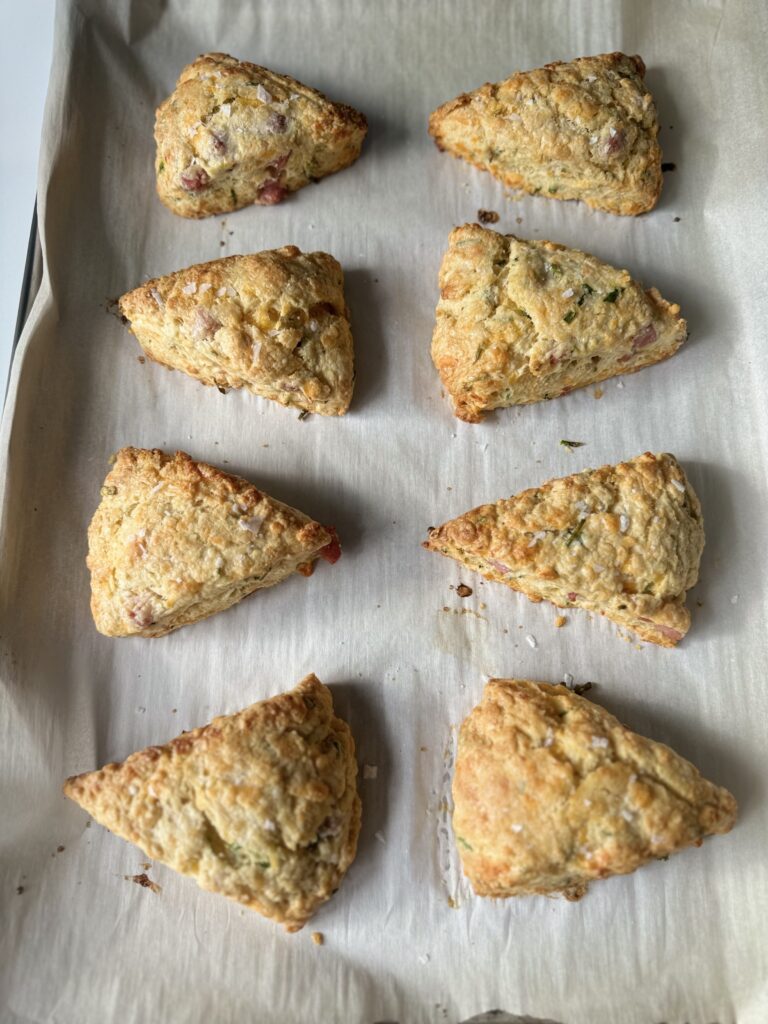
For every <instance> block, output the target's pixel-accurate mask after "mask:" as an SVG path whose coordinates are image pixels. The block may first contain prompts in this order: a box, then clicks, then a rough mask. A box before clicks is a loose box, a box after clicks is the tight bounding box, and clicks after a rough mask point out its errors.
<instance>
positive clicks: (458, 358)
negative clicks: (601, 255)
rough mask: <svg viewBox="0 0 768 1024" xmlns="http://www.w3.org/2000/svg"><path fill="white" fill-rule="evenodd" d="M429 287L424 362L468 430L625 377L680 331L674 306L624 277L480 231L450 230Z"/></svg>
mask: <svg viewBox="0 0 768 1024" xmlns="http://www.w3.org/2000/svg"><path fill="white" fill-rule="evenodd" d="M439 286H440V300H439V302H438V305H437V309H436V311H435V327H434V331H433V334H432V345H431V354H432V361H433V363H434V365H435V368H436V370H437V372H438V374H439V376H440V381H441V383H442V385H443V388H444V389H445V391H446V392H447V393H448V395H449V396H450V399H451V402H452V405H453V410H454V413H455V415H456V416H457V417H458V418H459V419H461V420H463V421H464V422H467V423H478V422H480V421H481V420H482V419H483V417H484V416H485V415H486V414H487V413H488V412H490V411H492V410H494V409H501V408H507V407H509V406H513V405H527V404H529V403H532V402H541V401H548V400H550V399H555V398H559V397H561V396H564V395H568V394H569V393H570V392H571V391H573V390H575V389H577V388H584V387H588V386H590V385H592V384H598V383H600V382H601V381H604V380H607V379H609V378H611V377H615V376H618V375H620V374H625V373H636V372H638V371H639V370H642V369H644V368H645V367H650V366H652V365H654V364H656V363H659V362H661V361H663V360H666V359H669V358H670V357H671V356H673V355H674V354H675V353H676V352H677V351H678V349H679V348H680V346H681V345H682V344H683V342H684V341H685V339H686V337H687V333H688V331H687V324H686V322H685V320H684V319H683V317H682V316H681V315H680V307H679V306H678V305H677V304H676V303H670V302H667V301H665V300H664V299H663V298H662V297H661V295H660V294H659V293H658V291H657V290H656V289H655V288H650V289H648V290H645V289H644V288H643V286H642V285H641V284H640V283H639V282H638V281H636V280H634V279H633V278H632V277H631V275H630V273H629V272H628V271H627V270H624V269H620V268H618V267H614V266H611V265H610V264H608V263H605V262H604V261H602V260H599V259H597V258H596V257H595V256H591V255H590V254H589V253H585V252H582V251H580V250H578V249H570V248H567V247H566V246H564V245H560V244H558V243H556V242H549V241H545V240H543V239H524V238H518V237H517V236H515V235H503V234H500V233H499V232H497V231H493V230H492V229H490V228H484V227H481V226H480V225H479V224H464V225H462V226H461V227H458V228H455V229H454V230H453V231H452V232H451V233H450V235H449V238H448V248H447V249H446V251H445V254H444V256H443V260H442V263H441V266H440V273H439Z"/></svg>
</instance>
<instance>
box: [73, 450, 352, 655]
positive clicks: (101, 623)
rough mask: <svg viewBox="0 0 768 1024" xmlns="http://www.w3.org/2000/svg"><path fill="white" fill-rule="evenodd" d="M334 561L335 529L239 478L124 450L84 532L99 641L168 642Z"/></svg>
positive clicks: (179, 459)
mask: <svg viewBox="0 0 768 1024" xmlns="http://www.w3.org/2000/svg"><path fill="white" fill-rule="evenodd" d="M340 554H341V550H340V548H339V544H338V540H337V539H336V535H335V532H334V531H333V529H332V528H330V527H325V526H321V525H320V524H319V523H316V522H314V521H313V520H312V519H310V518H309V516H306V515H304V513H303V512H298V511H297V510H296V509H295V508H290V506H288V505H284V504H283V503H282V502H280V501H276V500H275V499H274V498H270V497H269V495H267V494H264V492H263V491H260V490H258V489H257V488H256V487H255V486H254V485H253V484H251V483H249V482H248V481H247V480H243V479H242V478H241V477H238V476H232V475H230V474H229V473H223V472H222V471H221V470H219V469H215V468H214V467H213V466H208V465H206V464H205V463H204V462H195V461H194V460H193V459H191V458H190V456H189V455H186V454H185V453H184V452H176V454H175V455H168V454H167V453H166V452H162V451H160V450H159V449H153V450H151V451H150V450H147V449H143V448H122V449H121V450H120V451H119V452H118V453H117V455H116V456H115V460H114V465H113V466H112V469H111V470H110V472H109V473H108V475H107V477H106V479H105V481H104V485H103V487H102V488H101V503H100V505H99V507H98V508H97V509H96V512H95V513H94V516H93V519H92V520H91V524H90V526H89V527H88V558H87V564H88V568H89V569H90V571H91V611H92V613H93V620H94V622H95V623H96V628H97V629H98V631H99V632H100V633H103V634H104V635H105V636H144V637H156V636H164V635H165V634H166V633H170V632H171V631H172V630H174V629H178V628H179V627H180V626H186V625H188V624H189V623H191V622H197V621H198V620H199V619H203V618H206V617H207V616H208V615H213V614H214V613H215V612H220V611H224V610H225V609H226V608H229V607H230V606H231V605H233V604H235V603H236V602H237V601H240V600H241V599H242V598H244V597H247V596H248V594H252V593H253V592H254V591H255V590H260V589H262V588H264V587H271V586H274V585H275V584H276V583H280V582H281V581H282V580H284V579H286V578H287V577H288V576H290V575H291V574H292V573H294V572H300V573H302V574H303V575H305V576H308V575H310V574H311V572H312V567H313V563H314V560H315V559H316V558H317V557H318V556H321V557H323V558H325V559H326V560H327V561H329V562H335V561H336V560H337V558H338V557H339V555H340Z"/></svg>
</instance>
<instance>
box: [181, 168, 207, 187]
mask: <svg viewBox="0 0 768 1024" xmlns="http://www.w3.org/2000/svg"><path fill="white" fill-rule="evenodd" d="M210 181H211V179H210V178H209V177H208V172H207V171H205V170H203V168H202V167H196V166H195V165H194V164H190V165H189V167H188V168H187V169H186V170H185V171H182V172H181V184H182V188H185V189H186V190H187V192H200V191H201V190H202V189H204V188H207V186H208V185H209V184H210Z"/></svg>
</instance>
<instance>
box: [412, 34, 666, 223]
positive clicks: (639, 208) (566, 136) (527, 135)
mask: <svg viewBox="0 0 768 1024" xmlns="http://www.w3.org/2000/svg"><path fill="white" fill-rule="evenodd" d="M644 76H645V64H644V63H643V61H642V60H641V58H640V57H637V56H635V57H628V56H626V54H623V53H603V54H600V55H599V56H595V57H580V58H579V59H577V60H573V61H569V62H568V63H563V62H561V61H555V62H554V63H552V64H547V65H545V66H544V67H542V68H536V69H535V70H533V71H522V72H518V73H517V74H514V75H512V77H511V78H507V79H505V81H503V82H498V83H497V84H495V85H491V84H486V85H484V86H482V87H481V88H479V89H476V90H475V91H474V92H470V93H464V94H463V95H461V96H458V97H457V98H456V99H454V100H451V101H450V102H449V103H445V104H444V105H443V106H442V107H440V108H439V109H438V110H436V111H435V112H434V113H433V114H432V116H431V117H430V119H429V131H430V134H431V135H432V136H433V137H434V139H435V142H436V143H437V145H438V147H439V148H440V149H445V150H448V152H449V153H452V154H453V155H454V156H459V157H462V158H463V159H464V160H468V161H469V162H470V163H472V164H474V165H475V166H476V167H479V168H481V169H482V170H486V171H490V172H491V174H492V175H494V177H496V178H499V179H500V180H501V181H503V182H504V184H506V185H508V186H510V187H511V188H516V189H522V190H524V191H525V192H530V193H531V194H533V195H542V196H546V197H548V198H550V199H581V200H582V201H583V202H585V203H587V204H588V205H589V206H591V207H593V208H594V209H596V210H605V211H606V212H608V213H618V214H638V213H644V212H645V211H646V210H650V209H652V208H653V207H654V206H655V205H656V203H657V201H658V198H659V194H660V193H661V180H662V175H661V150H660V149H659V144H658V142H657V141H656V137H657V135H658V131H659V125H658V121H657V118H656V107H655V105H654V102H653V97H652V96H651V94H650V93H649V92H648V90H647V88H646V87H645V82H644V81H643V79H644Z"/></svg>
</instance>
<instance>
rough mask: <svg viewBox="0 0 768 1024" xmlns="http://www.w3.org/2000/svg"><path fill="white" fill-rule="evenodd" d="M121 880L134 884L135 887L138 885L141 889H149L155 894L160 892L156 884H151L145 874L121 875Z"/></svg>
mask: <svg viewBox="0 0 768 1024" xmlns="http://www.w3.org/2000/svg"><path fill="white" fill-rule="evenodd" d="M123 878H124V879H125V880H126V882H135V883H136V885H140V886H141V887H142V888H143V889H151V890H152V892H155V893H158V892H160V886H159V885H158V884H157V882H153V881H152V879H151V878H149V877H148V875H147V874H146V872H142V873H141V874H140V875H123Z"/></svg>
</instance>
